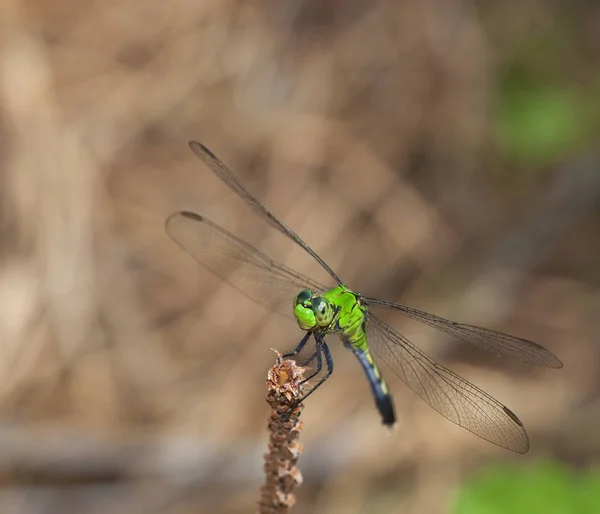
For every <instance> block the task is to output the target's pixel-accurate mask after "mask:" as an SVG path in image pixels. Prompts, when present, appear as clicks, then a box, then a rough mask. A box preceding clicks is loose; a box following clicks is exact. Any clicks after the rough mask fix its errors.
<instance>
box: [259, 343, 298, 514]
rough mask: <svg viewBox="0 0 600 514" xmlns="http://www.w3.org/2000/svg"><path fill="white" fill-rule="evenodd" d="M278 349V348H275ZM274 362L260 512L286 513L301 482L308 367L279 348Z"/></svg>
mask: <svg viewBox="0 0 600 514" xmlns="http://www.w3.org/2000/svg"><path fill="white" fill-rule="evenodd" d="M273 351H275V350H273ZM275 353H276V354H277V361H276V362H275V365H274V366H273V367H272V368H271V369H270V370H269V374H268V377H267V389H268V392H267V403H268V404H269V405H270V406H271V416H270V418H269V433H270V435H269V453H267V454H265V474H266V479H265V484H264V485H263V486H262V488H261V499H260V503H259V510H258V512H259V513H260V514H267V513H268V514H273V513H286V512H289V509H290V508H291V507H292V506H293V505H294V503H295V502H296V499H295V497H294V495H293V491H294V489H295V488H296V486H297V485H299V484H301V483H302V475H301V473H300V471H299V470H298V468H297V467H296V462H297V461H298V457H299V456H300V453H302V445H301V444H300V443H299V442H298V437H299V435H300V430H301V429H302V422H301V421H300V419H299V418H300V413H301V412H302V409H303V408H304V405H303V404H302V403H300V400H301V399H302V385H301V382H302V380H303V376H304V373H305V372H306V370H307V368H303V367H300V366H297V365H296V362H295V361H293V360H282V358H281V355H280V354H279V352H277V351H275Z"/></svg>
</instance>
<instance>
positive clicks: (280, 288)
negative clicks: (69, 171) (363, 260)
mask: <svg viewBox="0 0 600 514" xmlns="http://www.w3.org/2000/svg"><path fill="white" fill-rule="evenodd" d="M190 147H191V149H192V150H193V151H194V153H195V154H196V155H197V156H198V157H199V158H200V159H201V160H202V161H203V162H204V164H206V166H208V168H210V169H211V170H212V171H213V173H215V175H217V177H219V178H220V179H221V180H222V181H223V182H224V183H225V184H227V186H229V188H230V189H231V190H233V192H235V193H236V194H237V195H238V196H239V197H240V198H242V200H244V201H245V202H246V204H247V205H248V207H250V208H251V209H252V210H253V211H254V213H255V214H257V215H258V216H260V217H261V218H263V220H265V221H266V222H267V223H269V224H270V225H271V226H272V227H274V228H276V229H277V230H279V231H280V232H282V233H283V234H285V235H286V236H287V237H289V238H290V239H291V240H292V241H294V242H295V243H296V244H298V245H300V246H301V247H302V248H303V249H304V250H305V251H306V252H307V253H309V254H310V255H311V256H312V257H313V258H314V259H315V260H316V261H317V262H318V263H319V264H320V265H321V266H322V267H323V269H325V271H327V273H328V274H329V275H330V277H331V279H332V280H333V281H334V283H333V285H332V286H329V287H328V286H324V285H322V284H319V283H318V282H316V281H315V280H313V279H311V278H308V277H306V276H304V275H302V274H301V273H298V272H297V271H294V270H292V269H290V268H288V267H287V266H284V265H283V264H280V263H278V262H275V261H273V260H272V259H270V258H269V257H267V256H266V255H265V254H263V253H262V252H260V251H259V250H257V249H256V248H254V247H253V246H251V245H250V244H248V243H246V242H244V241H242V240H241V239H239V238H237V237H236V236H234V235H233V234H231V233H230V232H228V231H226V230H225V229H223V228H221V227H220V226H218V225H216V224H214V223H213V222H212V221H210V220H208V219H207V218H205V217H204V216H201V215H199V214H196V213H193V212H188V211H180V212H176V213H174V214H172V215H171V216H169V218H168V219H167V221H166V224H165V226H166V231H167V233H168V234H169V235H170V236H171V237H172V238H173V239H174V240H175V242H177V243H178V244H179V245H180V246H181V247H182V248H183V249H184V250H186V251H187V252H188V253H189V254H190V255H191V256H192V257H193V258H194V259H196V260H197V261H198V262H199V263H200V264H202V265H203V266H204V267H205V268H207V269H208V270H209V271H211V272H212V273H214V274H215V275H217V276H219V277H221V278H222V279H224V280H226V281H228V282H229V283H230V284H231V285H232V286H233V287H235V288H236V289H238V290H239V291H240V292H242V293H243V294H245V295H246V296H247V297H249V298H251V299H252V300H254V301H255V302H257V303H258V304H260V305H262V306H263V307H265V308H266V309H267V310H269V311H272V312H278V313H280V314H283V315H286V316H290V317H292V318H293V319H295V320H296V322H297V324H298V325H299V327H300V328H301V329H302V330H303V331H305V332H306V334H305V335H304V337H303V338H302V340H301V341H300V343H298V345H297V346H296V347H295V349H294V350H293V351H291V352H289V353H288V354H286V355H285V357H293V356H297V355H299V354H300V352H301V351H302V350H303V349H304V348H305V346H306V344H307V343H308V342H309V340H310V339H311V338H312V340H314V344H315V346H314V352H312V354H311V355H310V356H309V357H308V358H307V360H306V361H305V362H303V365H308V364H312V365H313V369H314V371H313V372H312V373H311V375H310V376H309V377H307V379H306V380H311V379H313V378H315V377H316V376H317V375H318V374H319V373H320V372H321V371H322V370H323V365H324V366H325V369H324V373H322V374H321V377H320V378H319V379H318V382H317V383H316V384H315V385H314V386H313V387H312V389H310V391H309V392H308V393H307V394H306V395H305V396H304V399H306V397H308V396H309V395H310V394H312V393H313V392H314V391H315V390H316V389H317V388H318V387H319V386H320V385H322V384H323V383H324V382H325V380H327V379H328V378H329V376H330V375H331V373H332V372H333V359H332V357H331V353H330V350H329V347H328V345H327V342H326V340H325V339H326V337H327V336H329V335H331V334H337V335H338V336H339V337H340V339H341V341H342V343H343V345H344V346H345V347H346V348H348V349H349V350H351V351H352V352H353V353H354V355H355V356H356V357H357V358H358V361H359V362H360V364H361V366H362V368H363V370H364V372H365V373H366V376H367V379H368V381H369V384H370V386H371V390H372V393H373V396H374V398H375V404H376V407H377V409H378V410H379V413H380V415H381V417H382V420H383V423H384V424H385V425H393V424H394V423H395V420H396V415H395V412H394V403H393V401H392V397H391V395H390V392H389V388H388V385H387V383H386V381H385V380H384V378H383V376H382V374H381V371H380V369H379V367H378V366H377V364H376V363H375V360H374V358H373V356H372V354H371V350H372V351H373V352H374V353H375V354H376V355H377V356H378V357H380V358H381V359H383V360H384V361H385V362H386V363H387V364H388V365H389V366H390V367H391V368H392V370H393V371H394V372H395V373H396V374H397V375H398V376H399V377H400V378H401V379H402V380H403V381H404V382H405V383H406V384H407V385H408V386H409V387H410V388H411V389H412V390H413V391H414V392H415V393H417V394H418V395H419V396H420V397H421V398H422V399H423V400H425V401H426V402H427V403H428V404H429V405H430V406H431V407H432V408H433V409H435V410H436V411H438V412H439V413H440V414H441V415H442V416H444V417H446V418H447V419H449V420H450V421H452V422H453V423H456V424H457V425H459V426H461V427H463V428H466V429H467V430H469V431H471V432H472V433H474V434H475V435H477V436H479V437H481V438H483V439H486V440H487V441H490V442H491V443H494V444H496V445H498V446H501V447H503V448H507V449H509V450H512V451H515V452H518V453H526V452H527V450H528V449H529V439H528V437H527V433H526V431H525V428H524V427H523V423H522V422H521V421H520V420H519V418H518V417H517V416H516V414H514V413H513V412H512V411H511V410H510V409H508V408H507V407H505V406H504V405H502V404H501V403H500V402H498V401H497V400H495V399H494V398H492V397H491V396H490V395H488V394H487V393H485V392H484V391H482V390H481V389H479V388H478V387H476V386H474V385H473V384H471V383H469V382H467V381H466V380H464V379H463V378H461V377H459V376H458V375H456V374H455V373H453V372H452V371H450V370H448V369H446V368H445V367H444V366H442V365H440V364H438V363H436V362H435V361H433V360H432V359H431V358H429V357H428V356H427V355H425V354H424V353H423V352H422V351H421V350H419V349H418V348H417V347H416V346H414V345H413V344H412V343H411V342H410V341H409V340H408V339H407V338H406V337H404V336H403V335H401V334H399V333H398V332H397V331H396V330H394V329H393V328H391V327H390V326H389V325H387V324H386V323H384V322H383V321H382V320H381V319H379V318H378V317H376V316H375V315H373V313H372V312H371V310H370V308H371V307H383V308H385V309H392V310H394V311H395V312H399V313H401V314H404V315H405V316H407V317H408V318H411V319H413V320H416V321H418V322H421V323H424V324H426V325H429V326H431V327H434V328H436V329H438V330H441V331H443V332H445V333H447V334H449V335H451V336H454V337H456V338H458V339H460V340H462V341H465V342H467V343H470V344H472V345H474V346H477V347H479V348H482V349H484V350H487V351H489V352H492V353H495V354H497V355H500V356H503V357H510V358H515V359H519V360H521V361H523V362H527V363H531V364H536V365H540V366H547V367H550V368H561V367H562V363H561V361H560V360H559V359H558V358H557V357H556V356H554V355H553V354H552V353H551V352H550V351H548V350H547V349H545V348H544V347H542V346H540V345H539V344H537V343H534V342H532V341H528V340H526V339H521V338H518V337H513V336H510V335H507V334H502V333H500V332H496V331H493V330H488V329H485V328H480V327H476V326H473V325H465V324H462V323H457V322H455V321H450V320H447V319H444V318H441V317H439V316H435V315H433V314H429V313H427V312H423V311H420V310H417V309H413V308H412V307H407V306H406V305H401V304H397V303H393V302H389V301H386V300H380V299H377V298H369V297H366V296H363V295H361V294H360V293H356V292H354V291H352V290H351V289H349V288H348V287H346V285H345V284H344V283H343V282H342V281H341V280H340V278H339V277H338V276H337V274H336V273H335V272H334V271H333V270H332V269H331V268H330V267H329V266H328V265H327V264H326V263H325V261H324V260H323V259H322V258H321V257H320V256H319V255H317V253H316V252H315V251H314V250H313V249H312V248H311V247H310V246H308V245H307V244H306V243H305V242H304V241H303V240H302V239H300V237H299V236H298V235H297V234H296V233H295V232H294V231H292V230H291V229H290V228H288V227H287V226H286V225H285V224H283V223H282V222H281V221H279V220H278V219H277V218H276V217H275V216H274V215H273V214H271V212H270V211H269V209H267V207H265V205H263V204H262V203H261V202H259V201H258V200H257V199H256V198H255V197H254V196H252V195H251V194H250V193H249V192H248V191H247V190H246V188H245V187H244V186H243V185H242V183H241V181H240V180H239V179H238V178H237V177H236V176H235V175H234V174H233V172H232V171H231V170H230V169H229V168H227V166H225V164H223V163H222V162H221V161H220V160H219V159H218V158H217V157H216V156H215V155H214V154H213V153H212V152H211V151H210V150H208V149H207V148H206V147H205V146H203V145H201V144H200V143H197V142H195V141H192V142H190ZM311 351H312V349H311Z"/></svg>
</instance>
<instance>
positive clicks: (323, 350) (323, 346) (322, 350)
mask: <svg viewBox="0 0 600 514" xmlns="http://www.w3.org/2000/svg"><path fill="white" fill-rule="evenodd" d="M315 341H316V342H317V352H318V355H317V360H318V362H319V363H320V364H321V365H320V366H318V368H319V369H318V370H317V373H318V372H319V371H320V368H321V367H322V362H323V361H322V356H321V354H322V355H323V356H324V357H325V364H326V366H327V373H325V375H324V376H323V378H322V379H321V380H319V381H318V382H317V383H316V384H315V386H314V387H313V388H312V389H311V390H310V391H309V392H308V393H307V394H305V395H304V396H303V398H302V401H304V400H306V399H307V398H308V397H309V396H310V395H311V394H312V393H314V392H315V391H316V390H317V389H318V388H319V387H321V386H322V385H323V383H324V382H325V380H327V379H328V378H329V377H330V376H331V374H332V373H333V359H332V357H331V352H330V351H329V346H327V343H326V342H325V340H324V339H323V338H322V337H320V336H318V335H315ZM317 373H314V374H313V375H311V377H309V378H312V377H313V376H315V375H316V374H317ZM306 380H308V379H306ZM306 380H304V381H303V382H306Z"/></svg>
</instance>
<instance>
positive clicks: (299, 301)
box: [294, 289, 312, 305]
mask: <svg viewBox="0 0 600 514" xmlns="http://www.w3.org/2000/svg"><path fill="white" fill-rule="evenodd" d="M311 298H312V291H311V290H310V289H305V290H304V291H300V293H299V294H298V296H296V298H295V300H294V305H304V304H306V303H308V302H310V300H311Z"/></svg>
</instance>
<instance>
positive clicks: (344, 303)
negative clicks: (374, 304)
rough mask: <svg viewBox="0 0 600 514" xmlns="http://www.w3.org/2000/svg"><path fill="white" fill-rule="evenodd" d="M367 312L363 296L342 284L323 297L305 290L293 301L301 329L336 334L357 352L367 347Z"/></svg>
mask: <svg viewBox="0 0 600 514" xmlns="http://www.w3.org/2000/svg"><path fill="white" fill-rule="evenodd" d="M367 312H368V310H367V307H366V306H365V305H362V304H361V302H360V297H359V296H358V295H356V294H355V293H353V292H352V291H350V290H349V289H348V288H347V287H346V286H345V285H342V284H340V285H339V286H337V287H334V288H332V289H329V290H328V291H326V292H325V293H323V296H317V295H315V294H314V293H313V292H312V291H309V290H305V291H302V292H301V293H300V294H298V296H296V298H295V299H294V315H295V316H296V320H297V321H298V325H300V328H302V329H303V330H319V331H322V332H327V333H331V332H337V333H339V334H340V335H341V337H342V339H343V340H344V342H345V343H347V344H349V345H350V346H351V347H353V348H356V349H364V350H366V348H367V341H366V336H365V331H364V322H365V319H366V316H367Z"/></svg>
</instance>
